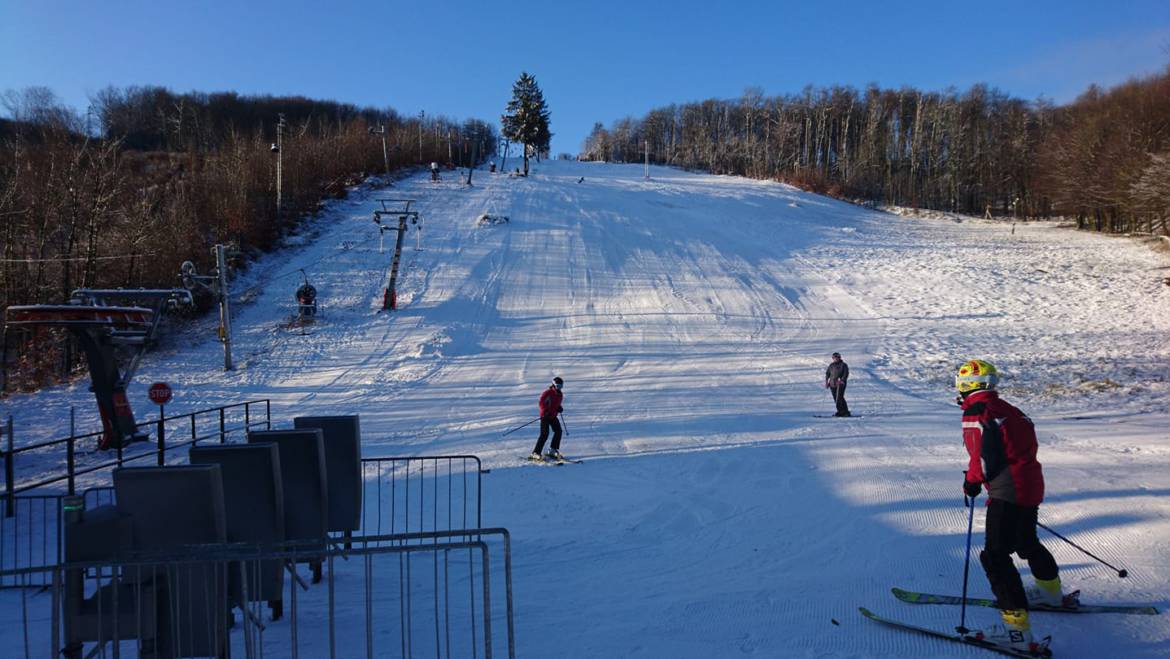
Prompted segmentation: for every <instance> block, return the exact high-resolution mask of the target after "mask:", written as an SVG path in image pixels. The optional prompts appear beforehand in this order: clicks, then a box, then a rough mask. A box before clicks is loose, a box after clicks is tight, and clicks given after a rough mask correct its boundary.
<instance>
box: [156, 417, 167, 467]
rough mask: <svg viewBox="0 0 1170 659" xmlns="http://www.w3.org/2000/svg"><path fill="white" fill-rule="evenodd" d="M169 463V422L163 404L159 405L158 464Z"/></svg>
mask: <svg viewBox="0 0 1170 659" xmlns="http://www.w3.org/2000/svg"><path fill="white" fill-rule="evenodd" d="M166 463H167V423H166V417H164V416H163V406H162V405H159V406H158V466H160V467H162V466H163V465H165V464H166Z"/></svg>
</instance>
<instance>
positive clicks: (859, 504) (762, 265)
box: [3, 162, 1170, 659]
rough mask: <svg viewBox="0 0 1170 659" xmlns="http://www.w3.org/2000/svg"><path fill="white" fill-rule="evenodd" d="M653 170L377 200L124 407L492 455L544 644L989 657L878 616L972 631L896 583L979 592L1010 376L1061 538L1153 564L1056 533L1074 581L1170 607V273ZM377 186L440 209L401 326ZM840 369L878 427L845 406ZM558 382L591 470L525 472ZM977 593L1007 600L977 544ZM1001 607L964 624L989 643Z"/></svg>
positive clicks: (31, 400)
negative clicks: (968, 449)
mask: <svg viewBox="0 0 1170 659" xmlns="http://www.w3.org/2000/svg"><path fill="white" fill-rule="evenodd" d="M642 173H643V169H642V167H641V166H633V165H607V164H588V163H566V162H546V163H540V164H537V165H535V173H534V174H533V175H532V176H530V177H528V178H522V177H508V176H505V175H499V174H496V175H493V174H488V173H486V172H483V171H480V172H476V175H475V178H474V185H473V186H471V187H466V186H464V185H462V184H461V183H459V182H457V178H458V177H455V176H447V177H445V179H444V180H443V181H442V182H441V183H439V184H434V183H431V182H430V181H429V180H427V177H426V175H425V174H421V175H419V176H415V177H413V178H409V179H406V180H403V181H399V182H398V183H397V184H396V185H395V187H394V188H387V189H378V188H376V187H371V186H363V187H359V188H356V189H354V190H352V191H351V194H350V196H349V197H348V198H347V199H345V200H341V201H337V202H334V203H332V204H331V205H330V206H328V207H327V208H326V209H325V210H324V211H323V212H322V213H320V215H319V216H318V217H316V218H314V219H313V220H312V221H311V222H310V223H309V224H308V226H307V227H306V229H305V233H304V234H303V235H302V236H300V237H299V240H297V241H295V243H296V244H297V246H294V247H290V248H288V249H286V250H284V251H282V252H280V253H277V254H273V255H270V256H268V257H265V258H264V259H263V260H262V261H261V262H260V263H258V264H257V265H255V266H254V267H252V268H251V269H250V270H249V271H248V272H246V273H244V274H243V275H242V276H241V277H240V278H239V280H238V281H237V282H236V284H235V290H236V297H237V298H238V299H236V308H235V316H234V330H235V336H234V339H235V342H234V351H235V358H236V369H235V370H234V371H231V372H226V373H225V372H223V371H222V370H221V368H220V367H221V365H222V356H221V354H220V350H221V347H220V345H219V344H218V343H217V342H216V341H215V340H214V335H213V326H212V324H211V322H212V321H210V320H208V321H204V322H203V323H202V324H201V325H200V326H199V328H198V329H196V330H187V331H186V332H185V333H180V334H179V335H178V336H175V337H172V339H171V340H169V341H168V342H167V344H166V345H165V346H164V347H163V348H162V349H160V350H158V351H156V352H154V353H153V354H151V355H150V356H149V357H148V358H147V359H146V360H145V361H144V363H143V366H142V368H141V369H140V372H139V374H138V376H137V378H136V382H135V384H134V386H133V388H132V390H131V393H130V398H131V400H132V401H133V402H134V404H135V405H136V406H137V407H138V413H139V415H140V417H148V416H149V414H150V412H149V409H150V406H149V404H148V403H147V402H146V400H147V397H146V388H147V387H148V386H149V384H150V383H151V382H154V381H159V380H164V381H167V382H169V383H171V385H172V386H173V387H174V388H175V390H176V398H175V400H174V402H173V403H172V404H171V405H170V406H168V412H170V413H181V412H184V411H193V410H196V409H202V408H205V407H208V406H212V405H219V404H224V403H229V402H237V401H241V400H245V399H261V398H266V399H271V401H272V404H273V414H274V416H275V417H276V418H277V419H278V420H280V419H289V418H291V417H292V416H297V415H301V414H353V413H357V414H360V415H361V425H362V430H363V436H364V448H363V451H364V455H365V456H367V457H370V456H377V455H436V454H475V455H478V456H480V457H481V458H482V459H483V460H484V464H485V467H486V468H490V469H491V473H490V474H487V475H486V476H485V479H486V480H485V485H484V488H485V489H484V500H485V509H484V523H485V524H486V525H487V526H503V527H507V528H508V529H509V530H510V531H511V533H512V537H513V541H514V545H513V561H514V565H515V600H516V607H517V608H516V615H517V618H516V638H517V647H518V656H521V657H532V658H538V659H543V658H551V657H560V658H575V657H580V658H586V657H589V658H593V657H645V658H664V659H665V658H680V657H694V658H709V657H730V656H756V657H906V656H922V657H950V656H955V657H972V656H980V655H981V654H983V651H981V650H977V649H970V648H964V647H960V646H956V645H952V644H948V643H946V642H944V641H939V640H933V639H929V638H924V637H918V636H914V635H910V634H907V633H903V632H899V631H896V630H891V629H887V628H884V627H881V626H879V625H876V624H875V623H873V622H870V621H867V620H865V619H863V618H862V617H861V616H860V615H859V614H858V613H857V607H858V606H866V607H868V608H870V609H872V610H874V611H875V612H877V613H880V614H883V615H886V616H889V617H893V618H897V619H901V620H906V621H910V622H913V623H916V624H920V625H926V626H931V627H934V628H938V629H943V630H949V629H951V628H953V627H954V626H955V625H957V624H958V622H959V609H958V608H957V607H943V606H914V605H909V604H903V603H900V602H897V601H896V600H894V599H893V598H892V597H891V595H890V593H889V589H890V587H891V586H901V587H903V588H907V589H912V590H921V591H927V592H938V593H958V591H959V590H960V588H961V583H962V573H963V557H964V547H965V544H964V542H965V534H966V523H967V515H966V512H965V508H964V507H963V499H962V493H961V490H960V478H961V477H962V473H961V472H962V470H963V469H964V465H965V460H966V455H965V452H964V450H963V448H962V445H961V441H960V428H959V410H958V408H957V407H956V406H955V404H954V401H953V395H954V393H953V391H952V388H951V386H952V378H953V373H954V370H955V368H956V367H957V366H958V364H960V363H962V362H963V361H964V360H966V359H969V358H983V359H987V360H989V361H991V362H993V363H994V364H996V365H997V366H999V368H1000V369H1001V371H1002V372H1003V373H1004V379H1003V383H1002V387H1001V389H1002V392H1003V395H1004V396H1005V398H1007V399H1008V400H1009V401H1010V402H1012V403H1014V404H1016V405H1017V406H1019V407H1021V408H1022V409H1023V410H1024V411H1025V412H1026V413H1028V414H1029V415H1030V416H1031V417H1032V419H1033V420H1034V421H1035V422H1036V426H1037V430H1038V435H1039V439H1040V460H1041V462H1042V463H1043V465H1044V472H1045V478H1046V483H1047V497H1046V500H1045V503H1044V505H1043V506H1042V507H1041V512H1040V517H1041V521H1043V522H1045V523H1047V524H1048V525H1050V526H1052V527H1053V528H1055V529H1057V530H1059V531H1060V532H1062V534H1064V535H1065V536H1066V537H1068V538H1070V539H1071V540H1073V541H1075V542H1077V543H1078V544H1080V545H1081V546H1083V547H1085V548H1086V549H1088V550H1089V551H1091V552H1093V553H1095V554H1097V555H1098V556H1100V557H1102V558H1104V559H1105V560H1107V561H1109V562H1110V563H1112V564H1114V565H1116V566H1119V567H1125V568H1127V569H1128V571H1129V578H1127V579H1119V578H1117V576H1116V574H1115V573H1113V572H1111V571H1110V570H1109V569H1107V568H1105V567H1102V566H1101V565H1099V564H1097V563H1095V562H1094V561H1093V560H1092V559H1090V558H1088V557H1086V556H1084V555H1083V554H1080V553H1079V552H1077V551H1076V550H1074V549H1073V548H1071V547H1069V546H1068V545H1066V544H1064V543H1062V542H1060V541H1058V540H1056V539H1055V538H1052V537H1051V536H1045V535H1044V534H1043V532H1041V533H1042V540H1043V541H1044V542H1045V544H1046V546H1047V547H1049V549H1051V550H1052V552H1053V554H1054V555H1055V556H1056V558H1057V560H1058V562H1059V563H1060V565H1061V569H1062V576H1063V578H1064V581H1065V583H1066V584H1067V586H1068V587H1070V588H1079V589H1081V590H1082V591H1083V595H1082V598H1083V600H1085V601H1086V602H1101V603H1104V602H1113V603H1118V602H1120V603H1133V604H1150V605H1154V606H1157V607H1159V609H1163V610H1164V609H1166V608H1168V607H1170V497H1168V496H1167V495H1168V494H1170V439H1168V437H1167V435H1168V432H1167V428H1170V423H1168V421H1170V419H1168V415H1167V413H1166V400H1167V394H1168V393H1170V383H1168V382H1167V379H1166V378H1167V372H1168V367H1170V341H1168V337H1170V287H1167V286H1166V285H1164V284H1163V283H1162V279H1163V278H1164V277H1166V276H1167V274H1168V266H1170V258H1168V257H1167V254H1166V253H1164V252H1161V251H1158V250H1157V249H1155V248H1154V246H1152V245H1151V244H1148V243H1143V242H1141V241H1139V240H1136V239H1133V238H1120V237H1109V236H1102V235H1096V234H1089V233H1078V232H1076V231H1074V230H1071V229H1069V228H1067V227H1064V226H1060V225H1057V224H1055V223H1035V222H1026V223H1025V222H1020V223H1015V224H1013V223H1011V222H1010V221H1007V222H1005V221H984V220H979V219H975V218H967V217H956V216H943V217H939V216H935V217H923V216H915V215H914V214H907V215H905V216H899V215H895V214H890V213H884V212H879V211H872V210H866V209H863V208H859V207H856V206H852V205H849V204H845V203H841V202H837V201H833V200H829V199H826V198H823V197H819V196H816V195H812V194H808V193H804V192H801V191H799V190H797V189H794V188H792V187H788V186H785V185H779V184H776V183H770V182H761V181H752V180H746V179H742V178H733V177H722V176H709V175H699V174H690V173H684V172H680V171H676V170H672V169H666V168H651V170H650V178H649V179H645V178H644V177H643V175H642ZM582 177H583V180H582ZM383 197H394V198H412V199H416V200H417V203H416V204H415V205H414V206H413V207H412V208H416V209H417V210H418V211H419V212H420V216H421V227H422V231H421V234H419V233H418V232H416V231H414V230H413V229H412V231H411V232H410V233H409V234H408V235H407V237H406V240H405V247H404V253H403V262H402V269H401V274H400V278H399V286H398V290H399V296H398V302H399V306H400V309H399V310H398V311H394V312H380V311H379V309H380V307H381V304H382V295H383V288H384V286H385V283H386V279H387V275H388V267H389V262H390V251H389V250H387V251H386V252H385V253H380V252H379V248H378V247H379V245H378V243H379V241H378V234H377V227H376V226H375V225H374V224H373V223H372V222H371V217H372V211H373V210H374V209H375V208H380V205H379V204H378V203H377V201H376V200H377V199H379V198H383ZM485 214H487V215H491V216H500V217H503V216H506V217H508V218H509V221H508V222H507V223H499V224H492V223H484V222H481V221H478V220H479V218H481V217H482V216H484V215H485ZM392 237H393V234H387V244H391V240H392ZM419 246H421V250H419V249H416V247H419ZM176 265H177V264H176ZM302 268H303V269H304V271H305V273H306V274H307V275H308V277H309V280H310V281H311V282H312V283H313V285H315V286H316V287H317V290H318V292H319V300H320V304H321V315H320V319H319V321H318V322H317V323H316V324H315V325H313V326H311V327H309V328H306V330H304V331H303V332H302V331H301V330H295V329H294V330H290V329H288V328H286V327H284V325H285V324H286V322H287V320H288V318H289V317H290V316H291V315H293V314H294V313H295V309H294V306H295V303H294V300H293V291H294V290H295V289H296V287H297V285H299V283H300V277H301V275H300V272H299V270H300V269H302ZM833 351H840V352H841V353H842V355H843V356H844V359H845V361H846V362H847V363H848V364H849V365H850V368H851V371H852V377H851V379H850V383H849V388H848V394H847V395H848V399H849V403H850V406H851V408H852V410H853V412H854V414H855V415H856V416H854V417H853V418H849V419H837V418H825V415H830V414H832V411H833V402H832V399H831V395H830V394H829V393H828V392H827V391H826V390H825V389H824V388H823V386H822V385H823V375H824V369H825V367H826V366H827V364H828V362H829V355H830V354H831V353H832V352H833ZM554 375H559V376H561V377H563V378H564V379H565V383H566V384H565V390H564V392H565V402H564V408H565V417H564V418H565V420H566V422H567V426H568V431H569V434H568V435H567V436H566V437H565V439H564V442H563V445H562V450H563V452H564V453H566V454H569V455H572V456H575V457H580V458H584V459H585V463H584V464H580V465H568V466H565V467H560V468H537V467H530V466H524V465H523V464H522V463H521V462H520V458H522V457H523V456H525V455H527V454H528V453H529V452H530V451H531V450H532V447H533V444H534V439H535V434H536V425H533V426H529V427H528V428H526V429H524V430H521V431H519V432H516V433H513V434H510V435H508V436H506V437H503V436H502V433H504V432H505V431H506V430H509V429H511V428H514V427H516V426H518V425H520V424H522V423H525V422H526V421H529V420H531V419H533V418H535V415H536V401H537V397H538V396H539V394H540V393H541V391H542V390H543V389H544V388H545V387H546V386H548V383H549V381H550V379H551V378H552V377H553V376H554ZM3 405H4V413H5V414H7V413H11V414H13V415H14V417H15V423H16V427H17V438H18V443H20V442H21V441H32V440H33V439H36V438H40V437H41V436H42V435H43V434H45V433H47V434H48V435H64V434H66V433H65V430H66V429H67V425H68V422H67V419H68V410H69V407H70V406H76V407H77V408H78V410H79V419H80V422H81V423H82V425H85V424H92V423H93V415H92V413H91V412H90V409H91V408H92V407H93V403H92V398H91V396H90V395H89V394H88V392H87V391H86V387H85V385H84V384H77V385H74V386H71V387H63V388H57V389H54V390H49V391H44V392H41V393H38V394H35V395H21V396H15V397H12V398H10V399H8V400H6V401H4V402H3ZM46 419H49V420H52V422H51V423H50V424H49V426H51V427H48V428H47V429H45V421H44V420H46ZM286 425H287V424H286ZM37 428H41V429H42V430H41V434H38V432H37V430H36V429H37ZM52 464H53V462H52V460H49V459H46V460H45V461H44V463H43V464H36V465H32V466H33V467H40V468H43V469H44V470H48V469H49V468H50V467H51V466H52ZM982 519H983V512H982V509H980V510H979V512H978V513H977V514H976V516H975V532H976V539H975V549H976V551H977V550H978V547H979V545H980V544H981V533H982ZM971 574H972V580H971V583H972V592H973V593H974V594H976V595H979V596H988V595H989V588H988V586H987V584H986V580H985V579H984V577H983V575H982V573H981V570H980V568H979V565H978V560H977V558H976V557H973V561H972V573H971ZM1025 577H1026V578H1027V572H1026V570H1025ZM339 596H340V597H344V596H345V593H344V591H342V593H341V595H339ZM10 610H11V609H10ZM997 618H998V616H997V615H996V613H995V611H994V610H991V609H971V610H969V611H968V613H967V622H968V626H981V625H986V624H988V623H991V622H993V621H996V620H997ZM1033 619H1034V620H1033V626H1034V629H1035V632H1036V634H1037V635H1038V636H1045V635H1048V634H1051V635H1052V637H1053V643H1052V647H1053V650H1054V651H1055V653H1056V655H1057V656H1059V657H1105V656H1113V657H1152V656H1170V614H1162V615H1159V616H1118V615H1092V616H1067V615H1066V616H1061V615H1056V614H1044V613H1037V614H1034V616H1033ZM343 641H344V639H343ZM359 649H360V648H357V647H356V646H355V648H354V651H355V652H357V651H358V650H359ZM343 650H344V648H343ZM341 656H349V655H348V654H347V653H346V652H345V651H342V652H341Z"/></svg>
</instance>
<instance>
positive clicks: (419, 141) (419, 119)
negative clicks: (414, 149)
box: [418, 110, 427, 163]
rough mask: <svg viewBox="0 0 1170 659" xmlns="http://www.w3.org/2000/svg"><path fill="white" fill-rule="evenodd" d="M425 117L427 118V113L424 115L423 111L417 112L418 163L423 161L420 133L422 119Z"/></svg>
mask: <svg viewBox="0 0 1170 659" xmlns="http://www.w3.org/2000/svg"><path fill="white" fill-rule="evenodd" d="M426 116H427V113H426V112H425V111H423V110H419V111H418V161H419V162H420V163H421V162H422V161H423V157H422V133H423V119H424V118H425V117H426Z"/></svg>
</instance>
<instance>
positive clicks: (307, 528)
mask: <svg viewBox="0 0 1170 659" xmlns="http://www.w3.org/2000/svg"><path fill="white" fill-rule="evenodd" d="M322 437H323V436H322V433H321V431H320V430H319V429H315V428H314V429H308V430H261V431H257V432H250V433H248V443H249V444H256V443H261V442H272V443H274V444H276V445H277V446H279V447H280V479H281V483H282V486H283V491H284V535H285V538H287V539H288V540H317V539H323V538H325V537H326V535H328V531H327V517H326V515H327V513H328V510H329V492H328V482H327V480H326V474H325V442H324V439H323V438H322Z"/></svg>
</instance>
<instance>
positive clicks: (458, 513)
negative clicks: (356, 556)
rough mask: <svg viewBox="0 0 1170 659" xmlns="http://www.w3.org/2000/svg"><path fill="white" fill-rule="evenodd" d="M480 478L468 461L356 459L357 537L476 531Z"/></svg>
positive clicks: (479, 469) (475, 463) (474, 461)
mask: <svg viewBox="0 0 1170 659" xmlns="http://www.w3.org/2000/svg"><path fill="white" fill-rule="evenodd" d="M482 474H483V466H482V464H481V463H480V460H479V458H478V457H476V456H474V455H452V456H439V457H430V456H415V457H409V458H362V486H363V488H364V490H363V492H362V495H363V496H362V517H361V520H362V531H363V532H365V533H370V534H374V535H382V534H387V533H394V534H398V533H421V532H425V531H445V530H451V529H467V528H478V527H479V526H481V525H482V524H483V503H482V500H481V496H482V493H483V484H482V480H481V476H482ZM370 501H376V502H378V505H377V506H370V505H369V502H370Z"/></svg>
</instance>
